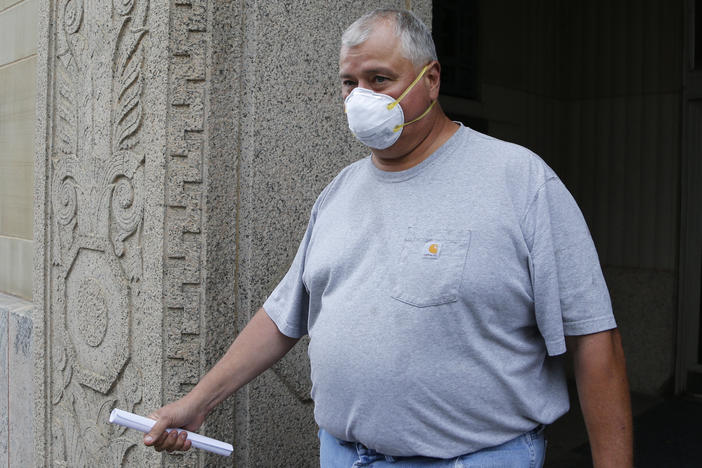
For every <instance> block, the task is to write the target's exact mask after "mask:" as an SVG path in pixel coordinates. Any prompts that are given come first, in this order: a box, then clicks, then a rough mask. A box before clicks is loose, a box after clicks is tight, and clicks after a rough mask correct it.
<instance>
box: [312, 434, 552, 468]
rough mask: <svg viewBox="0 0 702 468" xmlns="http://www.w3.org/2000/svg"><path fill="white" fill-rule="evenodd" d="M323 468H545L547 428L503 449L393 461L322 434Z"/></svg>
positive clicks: (390, 458)
mask: <svg viewBox="0 0 702 468" xmlns="http://www.w3.org/2000/svg"><path fill="white" fill-rule="evenodd" d="M319 442H320V456H319V458H320V460H319V461H320V465H321V468H358V467H370V468H541V467H542V466H543V464H544V459H545V458H546V439H545V438H544V433H543V426H539V427H537V428H536V429H534V430H533V431H530V432H527V433H525V434H522V435H520V436H519V437H517V438H515V439H512V440H510V441H508V442H505V443H504V444H502V445H498V446H495V447H489V448H486V449H483V450H479V451H477V452H473V453H468V454H466V455H461V456H459V457H456V458H451V459H441V458H428V457H391V456H389V455H383V454H382V453H378V452H376V451H375V450H373V449H369V448H368V447H366V446H365V445H363V444H360V443H356V442H346V441H343V440H339V439H337V438H336V437H334V436H332V435H331V434H329V433H328V432H327V431H325V430H324V429H320V430H319Z"/></svg>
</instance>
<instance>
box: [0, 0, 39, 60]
mask: <svg viewBox="0 0 702 468" xmlns="http://www.w3.org/2000/svg"><path fill="white" fill-rule="evenodd" d="M3 3H4V4H5V5H3ZM13 4H14V2H13V1H12V0H5V1H1V0H0V66H3V65H5V64H8V63H11V62H14V61H16V60H20V59H23V58H25V57H29V56H30V55H33V54H35V53H36V51H37V10H38V6H39V0H24V1H23V2H21V3H18V4H15V5H13ZM8 5H13V6H12V7H11V8H5V9H3V6H8Z"/></svg>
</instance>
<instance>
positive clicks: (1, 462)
mask: <svg viewBox="0 0 702 468" xmlns="http://www.w3.org/2000/svg"><path fill="white" fill-rule="evenodd" d="M32 370H33V359H32V304H31V302H27V301H25V300H22V299H19V298H17V297H14V296H9V295H6V294H2V293H0V388H2V391H1V392H0V466H8V467H10V466H11V467H15V466H32V463H33V462H34V454H33V450H32V407H33V404H32V403H33V400H32V395H33V388H34V385H33V379H32Z"/></svg>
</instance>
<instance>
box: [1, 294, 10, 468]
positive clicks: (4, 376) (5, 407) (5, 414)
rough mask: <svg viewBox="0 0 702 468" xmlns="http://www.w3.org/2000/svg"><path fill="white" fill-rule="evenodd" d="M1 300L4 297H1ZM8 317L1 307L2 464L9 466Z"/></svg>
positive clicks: (7, 312)
mask: <svg viewBox="0 0 702 468" xmlns="http://www.w3.org/2000/svg"><path fill="white" fill-rule="evenodd" d="M0 300H2V297H1V295H0ZM8 316H9V311H8V309H7V308H5V307H3V306H2V305H0V464H1V465H2V466H9V464H8V460H9V454H8V448H9V447H8V443H7V442H8V439H9V430H10V424H9V409H10V405H9V402H8V394H9V391H8V390H9V389H8V385H9V382H8V356H7V354H8V353H7V351H8V349H7V348H8V346H7V342H8V338H9V337H8V330H7V328H8V327H7V325H8Z"/></svg>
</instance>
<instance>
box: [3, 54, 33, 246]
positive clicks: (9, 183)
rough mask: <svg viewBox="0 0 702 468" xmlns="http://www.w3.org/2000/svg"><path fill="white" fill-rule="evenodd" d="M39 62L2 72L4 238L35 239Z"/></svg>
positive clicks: (14, 66) (16, 65)
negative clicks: (36, 121) (34, 141)
mask: <svg viewBox="0 0 702 468" xmlns="http://www.w3.org/2000/svg"><path fill="white" fill-rule="evenodd" d="M35 75H36V59H35V58H30V59H27V60H23V61H21V62H17V63H14V64H12V65H9V66H6V67H2V68H0V83H2V86H0V235H2V236H11V237H19V238H23V239H32V207H33V202H32V186H33V183H32V180H33V161H34V154H33V144H32V138H33V132H34V116H35V104H34V99H35V95H36V86H35V82H36V79H35Z"/></svg>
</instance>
